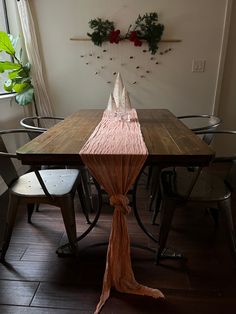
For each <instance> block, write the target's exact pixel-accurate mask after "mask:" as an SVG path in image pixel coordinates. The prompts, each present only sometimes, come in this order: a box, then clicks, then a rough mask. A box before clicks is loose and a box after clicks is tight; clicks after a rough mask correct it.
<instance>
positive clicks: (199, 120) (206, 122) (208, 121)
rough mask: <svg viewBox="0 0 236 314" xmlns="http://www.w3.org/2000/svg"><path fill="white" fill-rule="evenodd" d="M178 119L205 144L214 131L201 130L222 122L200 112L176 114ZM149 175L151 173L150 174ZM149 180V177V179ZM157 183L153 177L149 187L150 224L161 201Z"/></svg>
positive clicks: (213, 128) (156, 213) (215, 127)
mask: <svg viewBox="0 0 236 314" xmlns="http://www.w3.org/2000/svg"><path fill="white" fill-rule="evenodd" d="M177 118H178V119H179V120H180V121H182V122H183V123H184V124H185V125H186V126H187V127H188V128H189V129H191V130H192V131H193V132H194V133H196V134H198V135H199V136H200V137H201V138H202V140H203V141H204V142H205V143H206V144H208V145H209V144H210V143H211V142H212V140H213V137H214V133H211V132H207V133H204V134H202V133H201V132H202V131H211V130H216V129H217V128H218V126H219V125H220V124H221V123H222V120H221V119H220V118H219V117H217V116H214V115H208V114H202V115H185V116H178V117H177ZM150 175H151V174H150ZM149 180H150V179H149ZM158 184H159V182H157V180H156V178H155V177H154V178H153V182H152V189H151V199H150V204H149V210H150V211H151V209H152V206H153V203H154V200H156V202H155V207H154V212H153V216H152V224H153V225H154V224H155V221H156V218H157V215H158V212H159V206H160V202H161V198H160V193H159V194H158Z"/></svg>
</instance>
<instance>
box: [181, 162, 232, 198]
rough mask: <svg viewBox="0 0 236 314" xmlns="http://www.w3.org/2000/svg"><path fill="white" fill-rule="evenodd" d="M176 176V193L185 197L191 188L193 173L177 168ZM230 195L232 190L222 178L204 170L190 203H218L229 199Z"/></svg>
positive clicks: (192, 193) (195, 186)
mask: <svg viewBox="0 0 236 314" xmlns="http://www.w3.org/2000/svg"><path fill="white" fill-rule="evenodd" d="M176 175H177V180H176V186H175V189H176V192H177V194H178V195H185V193H186V190H187V187H188V186H189V179H190V178H191V176H192V175H193V173H192V171H189V170H188V169H186V168H177V169H176ZM230 195H231V192H230V190H229V189H228V187H227V186H226V185H225V183H224V181H223V180H222V179H221V178H219V177H218V176H216V175H214V174H212V173H209V172H208V171H207V170H206V171H204V170H203V171H202V172H201V174H200V176H199V177H198V180H197V182H196V184H195V185H194V188H193V190H192V192H191V194H190V197H189V201H198V202H201V201H204V202H205V201H209V202H211V201H212V202H218V201H221V200H224V199H227V198H229V197H230Z"/></svg>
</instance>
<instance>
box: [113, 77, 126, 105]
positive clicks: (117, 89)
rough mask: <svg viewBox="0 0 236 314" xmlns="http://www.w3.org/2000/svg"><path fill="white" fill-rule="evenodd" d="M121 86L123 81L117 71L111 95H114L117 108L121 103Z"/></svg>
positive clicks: (122, 86)
mask: <svg viewBox="0 0 236 314" xmlns="http://www.w3.org/2000/svg"><path fill="white" fill-rule="evenodd" d="M123 88H124V85H123V81H122V78H121V75H120V73H118V74H117V77H116V80H115V84H114V89H113V97H114V100H115V104H116V107H117V108H119V107H120V105H121V98H122V92H123Z"/></svg>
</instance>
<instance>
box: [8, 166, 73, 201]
mask: <svg viewBox="0 0 236 314" xmlns="http://www.w3.org/2000/svg"><path fill="white" fill-rule="evenodd" d="M39 173H40V175H41V177H42V179H43V181H44V183H45V186H46V188H47V190H48V192H49V193H50V194H51V195H52V196H60V195H64V194H67V193H69V192H70V191H71V190H72V188H73V186H74V184H75V182H76V179H77V177H78V174H79V170H78V169H51V170H40V171H39ZM12 191H13V192H14V193H15V194H18V195H22V196H23V195H24V196H44V195H45V193H44V191H43V189H42V187H41V185H40V183H39V181H38V179H37V177H36V175H35V173H34V172H29V173H26V174H24V175H22V176H21V177H20V178H19V179H17V180H16V182H14V184H13V186H12Z"/></svg>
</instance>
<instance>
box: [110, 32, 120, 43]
mask: <svg viewBox="0 0 236 314" xmlns="http://www.w3.org/2000/svg"><path fill="white" fill-rule="evenodd" d="M109 41H110V43H111V44H114V43H115V44H118V43H119V41H120V30H119V29H117V30H113V31H111V32H110V35H109Z"/></svg>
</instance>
